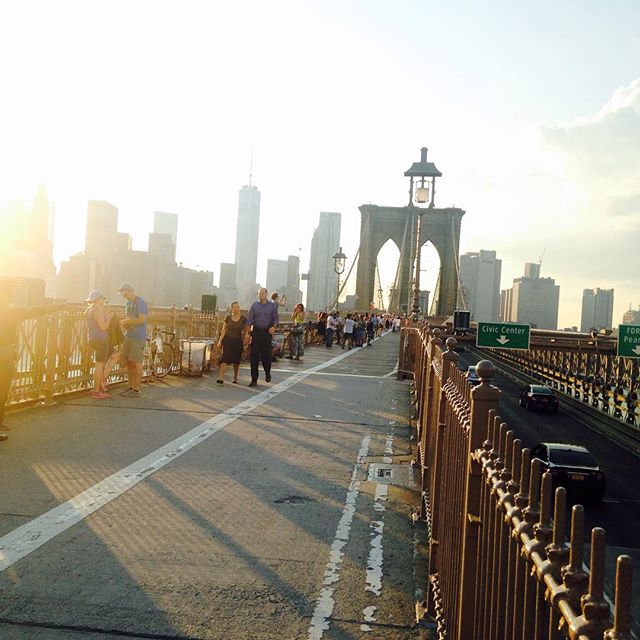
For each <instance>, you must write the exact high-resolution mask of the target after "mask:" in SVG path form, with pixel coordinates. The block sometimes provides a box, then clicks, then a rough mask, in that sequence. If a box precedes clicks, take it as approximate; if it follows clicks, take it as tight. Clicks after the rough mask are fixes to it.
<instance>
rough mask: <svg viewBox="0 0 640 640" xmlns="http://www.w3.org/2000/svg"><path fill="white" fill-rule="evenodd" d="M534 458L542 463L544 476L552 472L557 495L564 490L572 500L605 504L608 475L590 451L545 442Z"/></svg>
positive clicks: (533, 454)
mask: <svg viewBox="0 0 640 640" xmlns="http://www.w3.org/2000/svg"><path fill="white" fill-rule="evenodd" d="M531 458H532V459H533V458H538V459H539V460H540V462H542V473H544V472H545V471H547V470H548V471H550V472H551V476H552V477H553V490H554V491H555V490H556V488H557V487H564V488H565V489H566V490H567V492H568V493H569V496H570V498H573V499H579V500H584V501H586V502H599V501H600V500H602V498H603V496H604V492H605V488H606V481H605V477H604V473H602V471H601V470H600V467H599V465H598V463H597V462H596V460H595V458H594V457H593V456H592V455H591V453H590V452H589V450H588V449H587V448H586V447H583V446H581V445H579V444H561V443H559V442H542V443H540V444H539V445H537V446H536V447H534V448H533V449H532V450H531Z"/></svg>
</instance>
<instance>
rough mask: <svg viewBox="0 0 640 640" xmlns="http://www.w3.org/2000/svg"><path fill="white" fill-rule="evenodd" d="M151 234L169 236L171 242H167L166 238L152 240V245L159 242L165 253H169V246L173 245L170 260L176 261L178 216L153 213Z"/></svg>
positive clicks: (160, 212)
mask: <svg viewBox="0 0 640 640" xmlns="http://www.w3.org/2000/svg"><path fill="white" fill-rule="evenodd" d="M153 233H154V234H163V235H164V234H169V235H170V236H171V242H167V240H166V238H165V239H161V240H158V239H157V238H156V239H154V244H157V243H158V242H160V244H162V245H163V247H164V250H165V251H167V252H168V251H169V247H170V244H173V254H172V256H171V260H172V261H175V259H176V246H177V244H178V215H177V214H176V213H166V212H164V211H155V212H154V214H153ZM151 244H152V241H151V236H149V252H151Z"/></svg>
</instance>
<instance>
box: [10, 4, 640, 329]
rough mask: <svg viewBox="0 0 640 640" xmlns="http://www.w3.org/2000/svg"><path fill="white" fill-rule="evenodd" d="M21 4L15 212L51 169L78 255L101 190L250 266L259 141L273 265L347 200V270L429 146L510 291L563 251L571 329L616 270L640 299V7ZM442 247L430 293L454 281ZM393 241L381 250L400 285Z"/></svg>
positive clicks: (189, 240)
mask: <svg viewBox="0 0 640 640" xmlns="http://www.w3.org/2000/svg"><path fill="white" fill-rule="evenodd" d="M125 12H126V20H123V16H124V15H125ZM70 16H73V18H74V20H73V21H71V20H69V17H70ZM0 17H1V18H2V19H1V20H0V35H1V36H2V37H1V38H0V52H1V53H2V54H3V55H4V57H5V59H12V60H13V62H12V65H11V66H10V67H6V68H4V69H3V70H2V72H1V74H2V75H1V77H2V81H3V87H4V88H5V92H6V94H7V95H9V96H11V99H10V100H6V101H3V104H2V105H1V106H0V135H2V138H3V146H2V148H1V149H0V208H3V206H4V204H5V203H6V202H9V201H12V200H22V201H23V202H30V201H31V199H32V197H33V194H34V192H35V191H36V189H37V186H38V185H39V184H40V183H44V185H45V186H46V188H47V193H48V195H49V198H50V201H51V202H53V203H55V205H56V235H55V238H54V242H55V244H54V259H55V262H56V264H58V265H59V264H60V262H61V261H62V260H66V259H67V258H68V257H69V256H70V255H73V254H74V253H77V252H78V251H80V250H81V248H82V246H83V244H84V237H83V234H84V229H83V228H82V225H78V224H76V220H77V219H78V217H79V216H80V215H81V214H82V212H83V211H84V210H85V207H86V203H87V201H88V200H90V199H95V200H106V201H109V202H113V203H114V204H115V205H116V206H117V207H118V209H119V212H120V220H121V227H120V228H119V229H118V231H119V232H124V233H127V234H129V235H131V236H132V240H133V248H134V249H137V250H139V249H142V248H145V247H146V241H147V234H148V230H149V228H151V226H152V223H151V219H152V217H153V213H154V211H156V210H158V211H172V212H177V213H179V214H180V216H181V231H180V238H179V240H178V249H177V256H176V259H177V261H178V262H182V263H184V264H185V265H187V266H189V267H192V268H200V269H207V270H210V271H213V272H214V273H216V276H217V274H218V273H219V268H220V267H219V265H220V263H231V262H233V261H234V254H233V248H234V235H235V222H236V220H235V218H236V215H235V214H236V211H237V189H238V187H239V185H242V184H245V183H246V182H247V177H248V175H249V172H250V169H249V167H250V162H251V156H252V155H253V174H254V180H255V183H256V184H258V185H259V186H260V191H261V193H262V203H261V212H260V216H261V220H260V226H261V229H264V237H263V236H262V235H261V238H260V248H259V253H258V265H259V266H258V274H257V280H259V281H261V282H264V281H265V270H266V260H267V258H276V259H285V258H286V257H287V256H289V255H298V256H300V264H301V268H302V270H303V271H304V270H306V265H308V264H309V238H311V235H312V232H313V228H314V225H315V222H316V219H317V215H318V212H320V211H340V212H341V213H342V237H341V242H342V246H343V251H344V253H345V254H346V255H347V257H348V265H349V264H350V262H351V261H352V260H353V259H354V257H355V255H356V251H357V247H358V240H359V233H360V228H359V215H358V206H360V205H362V204H365V203H375V204H380V205H389V206H402V205H403V204H405V203H406V190H407V187H408V185H407V184H406V179H405V178H404V176H403V172H404V171H405V170H406V168H407V167H408V166H409V165H410V164H411V163H412V162H414V161H415V160H417V159H418V157H419V149H420V147H421V146H428V147H429V154H430V158H432V159H433V160H434V161H435V162H436V163H437V166H438V168H439V169H440V170H441V171H442V173H443V177H442V178H441V179H439V181H438V192H437V194H436V206H449V205H456V206H459V207H461V208H462V209H464V210H465V211H466V214H465V217H464V220H463V224H462V231H461V245H460V254H463V253H466V252H469V251H479V250H482V249H491V250H495V251H496V252H497V253H498V255H499V256H500V258H501V260H502V278H503V284H502V286H503V287H504V286H505V285H506V284H507V283H509V282H511V281H512V280H513V279H515V278H516V277H518V276H519V275H520V273H521V269H522V263H523V262H526V261H529V262H535V261H536V260H538V259H539V257H540V256H541V255H543V254H544V255H545V258H544V271H545V273H546V274H549V275H550V276H552V277H553V278H554V279H555V281H556V282H557V284H558V285H559V286H560V288H561V299H560V309H559V326H561V327H562V326H571V325H575V324H578V323H579V319H580V309H581V294H582V290H583V289H584V288H588V287H600V288H603V289H615V291H616V295H615V301H614V310H613V317H614V323H619V322H620V318H621V317H622V314H623V313H624V311H626V309H627V308H628V307H629V304H632V305H633V306H634V307H635V306H638V304H640V284H639V283H638V278H637V275H636V274H637V257H636V255H637V250H636V246H637V241H638V238H639V237H640V220H639V218H640V216H639V215H638V213H639V208H638V207H639V203H640V195H639V194H638V187H637V184H638V181H637V176H638V173H639V171H640V151H639V150H638V148H637V145H635V142H634V141H635V140H637V139H638V136H639V135H640V64H639V63H638V60H640V39H639V38H638V36H637V33H636V28H635V27H634V25H636V24H638V23H639V22H640V6H639V5H638V4H637V3H634V2H631V1H620V0H617V1H616V2H614V4H613V7H612V6H606V7H605V6H602V5H601V4H598V3H596V2H593V1H587V2H585V3H579V4H578V3H573V2H571V3H563V5H562V6H558V5H557V3H551V2H542V3H541V4H539V5H537V6H536V8H535V9H533V8H527V7H519V6H513V5H512V4H509V3H507V2H502V1H495V2H490V3H488V4H487V5H486V6H483V7H479V6H475V5H474V4H473V3H469V2H459V1H454V2H452V3H447V4H446V5H442V6H435V5H427V4H426V3H420V2H414V1H408V2H407V3H403V4H402V5H393V6H392V5H390V4H389V5H387V4H386V3H376V2H364V1H358V0H354V2H352V3H349V4H348V5H345V4H344V3H339V2H335V1H332V0H328V1H327V2H325V3H322V4H318V3H313V2H306V1H304V0H302V1H300V2H295V3H293V2H277V3H275V4H271V5H269V6H265V5H264V4H263V3H259V2H251V1H249V2H247V3H242V5H237V6H236V5H229V6H227V5H226V4H222V3H217V2H213V3H199V2H195V3H194V4H192V5H190V7H189V9H188V10H187V9H185V10H183V11H172V10H169V8H168V7H166V6H162V5H159V4H157V3H147V2H144V1H141V2H140V3H136V5H135V7H131V6H129V5H128V4H127V5H125V4H124V3H121V2H117V1H116V2H114V3H111V4H110V5H109V7H108V8H106V7H97V6H96V5H93V4H91V3H82V2H74V1H64V2H62V3H56V6H52V5H50V3H46V2H35V1H31V0H26V1H25V2H24V3H12V4H10V5H6V6H3V8H2V9H1V10H0ZM212 24H215V25H216V26H217V33H218V36H217V37H216V38H211V37H210V26H211V25H212ZM566 25H571V29H566V28H565V26H566ZM452 33H453V34H455V35H456V37H455V39H453V40H452V39H451V37H450V34H452ZM327 37H330V39H331V43H332V44H331V47H329V48H328V47H327V46H326V39H327ZM24 42H28V43H29V46H28V47H26V48H25V47H24ZM115 42H117V43H118V44H117V46H115V44H114V43H115ZM453 42H455V44H452V43H453ZM541 42H543V43H544V46H543V47H541V46H540V43H541ZM18 50H19V51H21V52H22V54H21V55H20V56H15V55H14V54H15V51H18ZM292 52H295V55H293V53H292ZM471 61H473V62H471ZM294 78H295V82H292V79H294ZM80 79H81V81H80ZM141 79H142V80H144V81H141ZM372 94H374V95H375V96H376V97H375V99H374V100H369V97H370V96H371V95H372ZM43 96H55V100H48V101H47V104H46V107H45V105H44V104H43V102H42V101H43ZM95 96H100V99H99V100H96V99H95ZM399 96H402V97H403V99H402V100H399V99H398V97H399ZM407 96H408V99H405V98H406V97H407ZM436 96H437V99H434V97H436ZM365 99H366V108H365V107H364V106H363V105H364V101H365ZM470 105H472V106H470ZM252 149H253V153H252ZM545 250H546V252H545ZM426 254H427V256H426V258H425V260H423V265H424V267H425V269H426V271H425V273H424V274H423V281H422V282H421V288H423V289H429V290H431V291H434V290H435V287H434V280H435V274H436V269H437V267H436V264H435V263H434V261H433V259H432V258H433V251H432V250H430V251H427V252H426ZM429 255H430V256H431V258H429ZM394 256H395V257H397V249H394V248H391V247H389V246H387V247H385V248H383V252H381V259H380V262H381V264H380V271H381V279H382V283H383V286H384V287H385V288H386V287H387V286H388V284H389V283H390V282H391V281H392V280H393V274H392V273H391V272H392V270H393V265H394ZM345 293H346V294H349V293H352V290H350V289H349V288H347V290H346V291H345Z"/></svg>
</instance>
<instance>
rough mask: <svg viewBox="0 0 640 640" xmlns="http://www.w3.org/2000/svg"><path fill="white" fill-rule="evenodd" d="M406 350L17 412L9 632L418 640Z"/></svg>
mask: <svg viewBox="0 0 640 640" xmlns="http://www.w3.org/2000/svg"><path fill="white" fill-rule="evenodd" d="M398 342H399V341H398V336H397V335H395V334H388V335H386V336H385V337H383V338H382V339H379V340H377V341H375V342H374V343H373V345H372V346H371V347H367V348H365V349H354V350H353V351H351V352H348V351H343V350H342V349H339V348H336V347H334V348H333V349H325V348H323V347H312V348H309V349H308V350H307V353H306V354H305V357H304V359H303V361H302V362H295V361H293V362H292V361H289V360H282V361H279V362H278V363H277V365H276V366H275V367H274V369H273V372H272V375H273V380H272V382H271V383H270V384H266V383H265V382H264V380H263V378H262V377H261V380H260V382H259V385H258V387H256V388H249V387H247V383H248V382H249V375H248V370H247V369H246V368H245V367H243V369H242V371H241V379H240V384H237V385H233V384H231V383H230V381H229V382H227V383H225V384H224V385H216V383H215V379H216V378H217V373H213V374H211V375H206V376H204V377H202V378H191V379H185V378H179V377H169V378H167V379H165V380H163V381H161V382H157V383H154V384H148V385H145V386H144V388H143V393H142V395H141V397H140V398H120V397H119V396H118V395H117V393H113V394H112V397H111V398H110V399H108V400H104V401H102V402H100V403H97V402H95V401H92V400H91V399H90V398H88V397H87V396H76V397H73V398H68V399H66V400H64V401H63V402H59V403H58V404H57V405H56V406H53V407H47V408H34V409H30V410H27V411H24V412H21V413H16V414H15V415H14V416H12V425H14V427H13V430H12V432H11V437H10V439H9V440H8V441H7V442H6V443H3V444H2V446H1V447H0V483H1V486H2V494H1V495H0V638H3V639H5V638H6V639H20V640H22V639H27V638H28V639H35V640H40V639H41V638H42V639H46V640H60V639H62V638H71V639H73V638H88V639H96V640H107V639H109V640H111V638H123V637H126V638H171V639H190V640H194V639H203V640H204V639H207V640H213V639H225V640H233V639H236V638H238V639H240V638H265V639H270V638H273V639H276V638H277V639H279V640H281V639H288V638H314V639H318V640H319V639H321V638H332V639H354V640H355V639H360V638H388V639H390V640H404V639H408V638H415V637H416V631H415V630H414V629H413V621H414V603H415V595H416V585H415V579H414V575H413V554H414V544H413V542H414V534H415V532H414V530H413V528H412V525H411V522H410V518H409V515H410V512H411V510H412V509H413V508H414V506H415V502H416V501H417V496H416V493H415V489H414V488H412V487H411V486H409V487H405V486H402V485H403V484H408V485H411V482H410V481H409V482H406V481H403V482H400V481H399V480H398V481H395V480H389V479H388V478H386V479H383V478H382V477H378V476H377V475H376V474H375V471H376V467H372V466H371V465H372V464H379V465H382V466H385V465H386V466H387V467H389V468H392V469H393V478H395V477H397V478H400V477H401V476H402V477H404V478H405V479H406V478H410V475H411V474H410V471H409V462H410V459H411V443H410V428H409V424H408V419H407V417H408V414H409V407H408V402H409V394H408V388H407V387H408V383H407V382H404V381H398V380H396V379H395V376H394V375H393V371H394V368H395V365H396V360H397V352H398ZM402 471H404V472H405V473H404V474H402V473H401V472H402ZM396 474H397V475H396Z"/></svg>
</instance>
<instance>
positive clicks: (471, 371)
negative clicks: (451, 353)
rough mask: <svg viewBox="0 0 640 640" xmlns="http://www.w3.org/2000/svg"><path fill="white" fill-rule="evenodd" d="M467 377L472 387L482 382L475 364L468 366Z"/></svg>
mask: <svg viewBox="0 0 640 640" xmlns="http://www.w3.org/2000/svg"><path fill="white" fill-rule="evenodd" d="M465 377H466V378H467V381H468V382H469V384H470V385H471V386H472V387H475V386H476V385H477V384H480V378H479V377H478V372H477V371H476V368H475V366H471V367H467V373H466V375H465Z"/></svg>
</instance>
